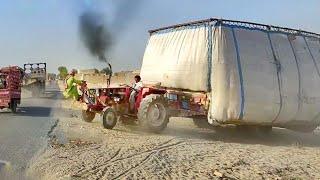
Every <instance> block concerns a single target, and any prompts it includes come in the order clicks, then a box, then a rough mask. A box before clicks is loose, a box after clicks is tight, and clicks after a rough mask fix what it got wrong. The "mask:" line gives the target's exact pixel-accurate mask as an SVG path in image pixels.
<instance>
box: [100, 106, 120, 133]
mask: <svg viewBox="0 0 320 180" xmlns="http://www.w3.org/2000/svg"><path fill="white" fill-rule="evenodd" d="M117 121H118V117H117V113H116V112H115V111H114V110H113V109H112V108H109V109H107V110H105V111H104V112H103V115H102V122H103V127H104V128H106V129H113V128H114V126H116V124H117Z"/></svg>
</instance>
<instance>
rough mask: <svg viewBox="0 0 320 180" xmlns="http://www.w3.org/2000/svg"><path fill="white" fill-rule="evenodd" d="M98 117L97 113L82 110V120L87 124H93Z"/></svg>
mask: <svg viewBox="0 0 320 180" xmlns="http://www.w3.org/2000/svg"><path fill="white" fill-rule="evenodd" d="M95 117H96V113H94V112H90V111H88V110H82V120H83V121H85V122H89V123H90V122H92V121H93V120H94V118H95Z"/></svg>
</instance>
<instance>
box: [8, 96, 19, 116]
mask: <svg viewBox="0 0 320 180" xmlns="http://www.w3.org/2000/svg"><path fill="white" fill-rule="evenodd" d="M17 106H18V103H17V101H16V100H14V99H13V100H11V103H10V110H11V111H12V112H13V113H16V112H17Z"/></svg>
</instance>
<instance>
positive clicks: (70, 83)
mask: <svg viewBox="0 0 320 180" xmlns="http://www.w3.org/2000/svg"><path fill="white" fill-rule="evenodd" d="M76 73H77V72H76V70H72V71H71V73H70V75H69V76H68V77H67V78H66V85H67V87H66V89H65V91H64V93H63V95H64V97H65V98H67V99H68V98H72V99H74V100H76V101H79V97H80V95H79V92H78V88H77V85H81V84H82V81H80V80H77V79H75V77H74V76H75V75H76Z"/></svg>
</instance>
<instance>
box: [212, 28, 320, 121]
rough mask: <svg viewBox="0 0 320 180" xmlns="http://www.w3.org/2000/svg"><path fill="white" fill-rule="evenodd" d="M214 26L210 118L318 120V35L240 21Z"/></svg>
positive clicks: (231, 119) (319, 55)
mask: <svg viewBox="0 0 320 180" xmlns="http://www.w3.org/2000/svg"><path fill="white" fill-rule="evenodd" d="M216 28H217V30H216V33H215V34H214V35H213V36H214V38H213V39H214V46H213V51H212V52H213V57H212V64H213V65H212V74H211V85H212V100H211V107H210V114H209V117H210V118H211V119H213V120H216V121H218V122H228V121H234V120H240V121H242V122H245V123H257V124H270V123H274V124H283V125H287V124H290V123H291V122H292V123H299V124H304V123H305V122H306V121H308V122H310V123H311V124H319V123H320V114H319V113H320V74H319V69H318V67H319V65H320V64H319V63H320V44H319V39H316V38H307V37H303V36H294V35H287V34H284V33H277V32H267V31H262V30H257V29H248V28H241V27H236V26H235V27H232V26H218V27H216Z"/></svg>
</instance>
